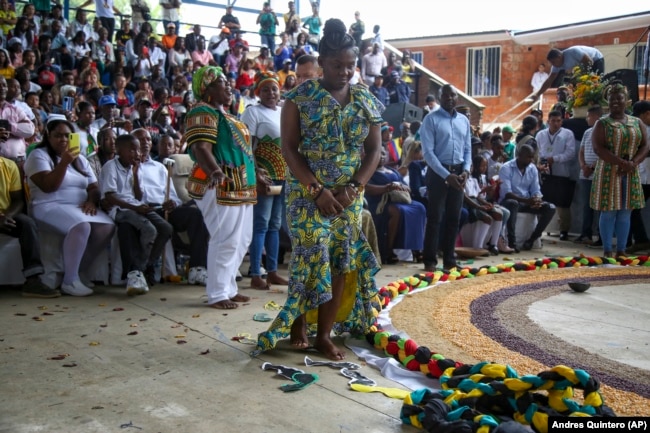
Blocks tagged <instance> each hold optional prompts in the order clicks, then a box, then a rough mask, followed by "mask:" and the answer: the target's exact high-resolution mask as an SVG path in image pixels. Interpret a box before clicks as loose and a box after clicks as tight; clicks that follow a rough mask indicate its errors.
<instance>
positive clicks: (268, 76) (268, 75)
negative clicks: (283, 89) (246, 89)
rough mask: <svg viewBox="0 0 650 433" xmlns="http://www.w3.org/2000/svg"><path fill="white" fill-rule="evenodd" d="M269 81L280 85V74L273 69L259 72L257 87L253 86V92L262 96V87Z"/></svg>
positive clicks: (256, 75) (256, 78)
mask: <svg viewBox="0 0 650 433" xmlns="http://www.w3.org/2000/svg"><path fill="white" fill-rule="evenodd" d="M269 81H272V82H274V83H275V84H277V85H278V87H280V80H279V79H278V75H277V74H276V73H275V72H273V71H267V72H262V71H260V72H258V73H257V74H255V87H253V93H255V96H260V89H261V88H262V86H263V85H264V84H265V83H268V82H269Z"/></svg>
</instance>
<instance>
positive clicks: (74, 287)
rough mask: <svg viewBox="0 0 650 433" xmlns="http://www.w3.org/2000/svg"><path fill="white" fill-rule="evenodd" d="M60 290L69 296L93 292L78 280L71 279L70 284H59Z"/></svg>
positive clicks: (86, 294) (87, 294)
mask: <svg viewBox="0 0 650 433" xmlns="http://www.w3.org/2000/svg"><path fill="white" fill-rule="evenodd" d="M61 291H62V292H63V293H65V294H66V295H70V296H90V295H92V294H93V293H95V292H93V290H92V289H89V288H88V287H86V286H84V284H83V283H82V282H81V281H80V280H76V281H73V282H72V284H65V283H64V284H61Z"/></svg>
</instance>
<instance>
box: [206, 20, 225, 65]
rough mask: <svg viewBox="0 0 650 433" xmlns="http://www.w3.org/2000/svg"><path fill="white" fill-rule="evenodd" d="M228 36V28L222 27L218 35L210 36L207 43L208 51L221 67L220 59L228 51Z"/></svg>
mask: <svg viewBox="0 0 650 433" xmlns="http://www.w3.org/2000/svg"><path fill="white" fill-rule="evenodd" d="M229 36H230V29H229V28H228V27H224V28H222V29H221V32H220V33H219V34H218V35H214V36H212V37H211V38H210V41H209V43H208V49H209V50H210V52H211V53H212V57H214V61H215V62H217V64H218V65H221V59H223V58H224V57H225V56H226V53H227V52H228V50H229V49H230V45H228V37H229Z"/></svg>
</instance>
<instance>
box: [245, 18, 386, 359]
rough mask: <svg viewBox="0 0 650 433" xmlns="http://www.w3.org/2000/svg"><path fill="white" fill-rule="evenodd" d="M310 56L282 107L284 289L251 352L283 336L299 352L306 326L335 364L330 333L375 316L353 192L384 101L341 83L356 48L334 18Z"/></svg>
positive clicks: (373, 149) (370, 266)
mask: <svg viewBox="0 0 650 433" xmlns="http://www.w3.org/2000/svg"><path fill="white" fill-rule="evenodd" d="M319 53H320V57H319V60H318V61H319V64H320V66H321V67H322V70H323V78H322V79H319V80H308V81H307V82H305V83H303V84H301V85H300V86H298V87H297V88H296V89H294V90H292V91H291V92H290V93H289V94H288V95H287V100H286V102H285V104H284V107H283V109H282V124H281V131H282V152H283V155H284V157H285V160H286V161H287V165H288V166H289V171H290V176H289V178H288V181H287V205H288V210H287V219H288V222H289V230H290V236H291V244H292V253H291V262H290V265H289V266H290V278H289V293H288V297H287V301H286V303H285V305H284V308H283V309H282V310H281V311H280V313H279V314H278V316H277V317H276V319H275V320H274V321H273V322H272V324H271V326H270V328H269V330H268V331H266V332H264V333H261V334H260V335H259V339H258V346H257V349H258V350H257V352H254V353H259V352H260V351H263V350H268V349H271V348H273V347H275V345H276V343H277V341H278V340H279V339H281V338H286V337H290V341H291V344H292V346H293V347H295V348H300V349H304V348H307V347H308V346H309V341H308V338H307V336H308V328H309V331H310V332H313V331H316V338H315V340H314V343H313V347H314V348H315V349H317V350H318V351H320V352H321V353H322V354H323V355H325V356H326V357H328V358H330V359H333V360H340V359H343V358H344V357H345V353H344V352H343V351H342V350H340V349H339V348H338V347H336V345H335V344H334V342H333V341H332V339H331V332H332V331H334V332H335V333H336V334H341V333H343V332H349V333H351V334H353V335H364V334H365V333H367V332H368V330H369V328H370V327H371V326H372V325H373V323H374V321H375V318H374V315H373V309H372V306H371V304H370V300H371V299H372V298H373V297H374V296H375V295H376V293H377V287H376V285H375V281H374V275H375V274H376V273H377V271H378V270H379V265H378V263H377V259H376V258H375V256H374V254H373V253H372V250H371V249H370V246H369V245H368V242H367V240H366V238H365V236H364V235H363V233H362V231H361V210H362V207H363V198H362V194H361V193H362V192H363V187H364V185H365V184H366V182H367V181H368V179H370V177H371V176H372V174H373V173H374V170H375V168H376V167H377V163H378V160H379V156H380V154H381V135H380V132H379V128H380V124H381V122H382V118H381V110H383V106H382V105H381V103H379V102H378V101H377V100H376V99H375V98H374V97H373V96H372V94H371V93H370V92H369V91H368V89H367V88H366V87H364V86H361V85H350V83H349V81H350V79H351V78H352V76H353V74H354V70H355V66H356V61H357V50H356V46H355V43H354V39H352V37H350V35H348V34H347V31H346V27H345V25H344V24H343V22H341V21H340V20H338V19H330V20H328V21H327V23H325V29H324V34H323V38H322V39H321V41H320V45H319ZM316 316H317V317H316ZM313 322H316V323H315V326H314V323H313ZM308 323H310V324H308Z"/></svg>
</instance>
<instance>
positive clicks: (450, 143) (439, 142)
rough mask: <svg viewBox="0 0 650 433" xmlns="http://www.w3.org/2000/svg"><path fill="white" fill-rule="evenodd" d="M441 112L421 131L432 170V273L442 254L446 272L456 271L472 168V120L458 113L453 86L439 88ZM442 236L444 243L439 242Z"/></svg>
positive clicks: (428, 263)
mask: <svg viewBox="0 0 650 433" xmlns="http://www.w3.org/2000/svg"><path fill="white" fill-rule="evenodd" d="M438 99H439V100H440V109H439V110H436V111H432V112H431V113H429V114H427V115H426V117H425V118H424V120H423V121H422V126H421V127H420V130H419V133H420V139H421V141H422V150H423V151H424V159H425V160H426V162H427V165H428V166H429V170H427V177H426V184H427V191H429V197H428V199H429V205H428V207H427V225H426V229H425V234H424V252H423V260H424V269H425V271H428V272H432V271H434V270H435V269H436V265H437V264H438V259H437V253H438V247H440V249H441V250H442V260H443V268H444V269H452V268H455V267H456V259H455V257H454V247H455V245H456V236H457V235H458V225H459V220H460V212H461V208H462V205H463V197H464V192H463V188H464V186H465V181H466V180H467V178H468V176H469V170H470V166H471V164H472V144H471V136H472V134H471V130H470V124H469V119H468V118H467V117H466V116H464V115H462V114H460V113H458V112H457V111H456V104H457V102H458V92H457V91H456V89H455V88H454V86H452V85H451V84H445V85H444V86H442V87H441V88H440V95H439V98H438ZM441 234H442V239H440V237H441Z"/></svg>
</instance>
